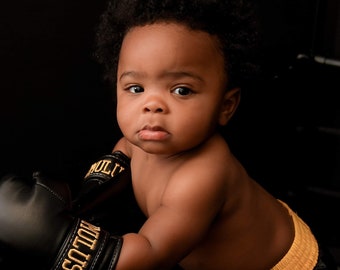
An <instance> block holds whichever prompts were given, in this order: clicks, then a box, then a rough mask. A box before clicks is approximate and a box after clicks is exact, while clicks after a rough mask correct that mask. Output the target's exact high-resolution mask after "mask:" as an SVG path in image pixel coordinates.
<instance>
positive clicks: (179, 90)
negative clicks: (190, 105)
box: [173, 87, 192, 96]
mask: <svg viewBox="0 0 340 270" xmlns="http://www.w3.org/2000/svg"><path fill="white" fill-rule="evenodd" d="M173 93H174V94H176V95H180V96H188V95H190V94H192V91H191V90H190V89H189V88H187V87H177V88H175V89H174V90H173Z"/></svg>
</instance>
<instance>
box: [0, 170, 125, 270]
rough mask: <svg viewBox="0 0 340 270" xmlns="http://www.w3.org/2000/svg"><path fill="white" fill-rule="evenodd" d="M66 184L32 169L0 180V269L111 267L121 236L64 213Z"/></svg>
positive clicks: (67, 201) (67, 197) (67, 199)
mask: <svg viewBox="0 0 340 270" xmlns="http://www.w3.org/2000/svg"><path fill="white" fill-rule="evenodd" d="M70 208H71V200H70V192H69V189H68V186H67V184H66V183H62V182H57V181H53V180H51V179H48V178H46V177H43V176H42V175H41V174H40V173H34V175H33V178H32V179H29V180H27V179H24V178H21V177H18V176H15V175H8V176H5V177H3V178H2V179H1V180H0V246H1V255H0V269H1V270H17V269H35V270H48V269H51V270H52V269H53V270H61V269H63V270H67V269H73V270H79V269H81V270H89V269H98V270H108V269H114V267H115V264H116V262H117V260H118V257H119V253H120V250H121V246H122V241H123V240H122V237H120V236H113V235H110V234H109V233H108V232H106V231H104V230H102V229H101V228H100V227H97V226H94V225H92V224H90V223H88V222H86V221H84V220H82V219H79V218H77V217H74V216H72V215H70Z"/></svg>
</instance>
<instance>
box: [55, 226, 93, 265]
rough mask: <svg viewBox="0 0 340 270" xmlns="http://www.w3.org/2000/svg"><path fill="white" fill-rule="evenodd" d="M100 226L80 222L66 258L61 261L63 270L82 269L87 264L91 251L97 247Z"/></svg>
mask: <svg viewBox="0 0 340 270" xmlns="http://www.w3.org/2000/svg"><path fill="white" fill-rule="evenodd" d="M99 235H100V227H96V226H94V225H92V224H90V223H88V222H86V221H84V220H82V221H81V222H80V226H79V228H78V229H77V232H76V236H75V238H74V241H73V242H72V246H71V248H70V250H69V251H68V252H67V258H65V260H64V262H63V263H62V269H64V270H83V269H86V267H87V266H88V263H89V260H90V259H91V257H92V254H93V253H94V252H93V251H94V250H96V249H97V244H98V241H97V240H98V238H99Z"/></svg>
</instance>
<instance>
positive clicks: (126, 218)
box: [72, 151, 146, 234]
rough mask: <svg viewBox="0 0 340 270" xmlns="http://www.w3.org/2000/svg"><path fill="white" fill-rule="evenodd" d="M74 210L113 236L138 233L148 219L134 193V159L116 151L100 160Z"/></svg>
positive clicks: (77, 197) (73, 206) (95, 165)
mask: <svg viewBox="0 0 340 270" xmlns="http://www.w3.org/2000/svg"><path fill="white" fill-rule="evenodd" d="M72 210H73V212H74V213H75V214H76V215H77V216H78V217H81V218H83V219H85V220H87V221H89V222H91V223H92V224H95V225H97V226H100V227H103V228H105V229H106V230H108V231H110V232H111V233H112V232H114V233H116V234H124V233H127V232H137V231H138V230H139V229H140V227H141V226H142V224H143V223H144V222H145V220H146V217H145V215H144V214H143V213H142V211H141V210H140V208H139V206H138V204H137V202H136V199H135V196H134V193H133V188H132V181H131V170H130V159H129V158H128V157H127V156H126V155H125V154H124V153H123V152H121V151H115V152H113V153H111V154H107V155H104V156H102V157H101V158H99V159H98V160H96V161H95V162H94V163H93V164H92V165H91V166H90V169H89V170H88V172H87V173H86V175H85V177H84V179H83V180H82V182H81V185H80V188H79V191H78V193H77V195H76V198H75V199H74V200H73V202H72Z"/></svg>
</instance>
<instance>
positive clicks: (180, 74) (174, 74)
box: [119, 71, 203, 81]
mask: <svg viewBox="0 0 340 270" xmlns="http://www.w3.org/2000/svg"><path fill="white" fill-rule="evenodd" d="M146 76H147V74H146V73H144V72H136V71H125V72H123V73H122V74H121V75H120V77H119V80H121V79H122V78H124V77H132V78H143V77H146ZM167 77H168V78H172V79H180V78H192V79H194V80H198V81H203V79H202V78H201V77H200V76H199V75H197V74H195V73H193V72H188V71H166V72H163V73H160V74H159V78H160V79H162V78H167Z"/></svg>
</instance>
